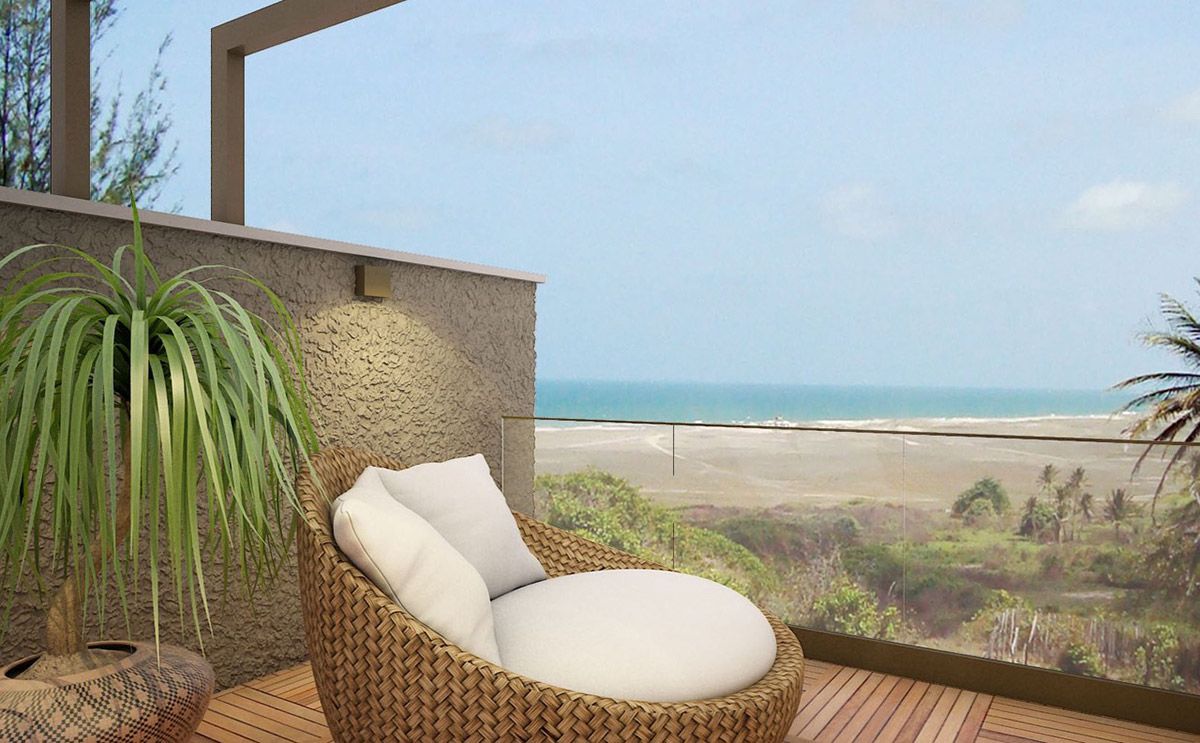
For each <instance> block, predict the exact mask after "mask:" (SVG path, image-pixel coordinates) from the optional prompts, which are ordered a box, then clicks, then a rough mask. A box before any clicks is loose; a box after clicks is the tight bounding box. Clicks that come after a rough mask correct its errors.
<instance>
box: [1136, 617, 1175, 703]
mask: <svg viewBox="0 0 1200 743" xmlns="http://www.w3.org/2000/svg"><path fill="white" fill-rule="evenodd" d="M1178 649H1179V635H1178V633H1177V632H1176V630H1175V628H1174V627H1172V626H1171V625H1169V624H1163V623H1158V624H1153V625H1151V626H1150V627H1149V628H1148V629H1147V631H1146V633H1145V634H1144V635H1143V636H1142V637H1141V638H1139V640H1138V645H1137V649H1136V650H1135V651H1134V658H1135V660H1136V663H1137V665H1138V666H1139V667H1140V669H1141V672H1142V678H1141V682H1142V683H1143V684H1145V685H1147V686H1160V687H1165V688H1168V689H1180V688H1183V683H1184V682H1183V679H1182V678H1180V677H1179V676H1178V675H1177V674H1176V673H1175V651H1177V650H1178Z"/></svg>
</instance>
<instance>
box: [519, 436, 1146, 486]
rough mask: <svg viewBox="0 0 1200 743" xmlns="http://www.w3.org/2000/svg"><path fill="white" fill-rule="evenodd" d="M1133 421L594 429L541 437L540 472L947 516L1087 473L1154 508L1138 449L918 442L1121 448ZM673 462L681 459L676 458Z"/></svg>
mask: <svg viewBox="0 0 1200 743" xmlns="http://www.w3.org/2000/svg"><path fill="white" fill-rule="evenodd" d="M1128 424H1129V419H1128V418H1109V417H1078V418H1072V417H1042V418H1001V419H990V420H981V419H910V420H888V421H881V420H874V421H853V422H851V421H842V422H830V423H819V424H813V425H820V426H827V427H830V428H844V427H849V426H853V427H869V428H873V429H882V430H886V431H888V432H889V433H886V434H863V433H845V432H840V431H839V432H828V431H820V432H804V431H795V430H789V429H787V428H772V429H765V430H763V429H759V430H746V429H726V428H689V427H685V426H676V427H675V429H674V432H672V429H671V427H670V426H651V425H616V424H593V425H577V426H559V425H547V424H539V426H538V428H537V429H536V431H537V433H536V439H537V471H538V473H539V474H561V473H565V472H571V471H575V470H579V469H583V468H586V467H596V468H598V469H601V470H606V471H609V472H613V473H615V474H618V475H620V476H622V477H625V478H627V479H629V480H630V481H632V482H633V483H635V484H637V485H639V486H641V487H642V488H643V490H644V492H646V493H647V494H648V495H651V496H653V497H654V499H655V500H656V501H658V502H660V503H662V504H664V505H671V506H690V505H704V504H715V505H737V506H745V507H770V506H774V505H779V504H806V505H814V506H822V505H833V504H836V503H844V502H847V501H850V500H853V499H869V500H878V501H887V502H892V503H903V504H905V505H907V506H909V507H917V508H927V509H945V508H948V507H949V505H950V503H951V502H952V501H953V499H954V497H955V496H956V495H957V494H958V493H959V492H961V491H962V490H964V489H965V488H967V487H968V486H970V485H971V484H972V483H973V482H974V481H976V480H978V479H979V478H982V477H993V478H996V479H998V480H999V481H1000V482H1001V483H1002V484H1003V485H1004V487H1005V488H1006V490H1007V491H1008V493H1009V497H1010V498H1011V500H1012V501H1013V503H1014V504H1018V503H1020V502H1022V501H1023V500H1024V499H1025V498H1027V497H1028V496H1029V495H1032V494H1034V493H1036V492H1037V489H1038V486H1037V477H1038V474H1039V473H1040V471H1041V468H1042V467H1043V466H1044V465H1047V464H1053V465H1054V466H1055V467H1057V468H1058V470H1059V471H1060V473H1061V475H1060V476H1061V477H1063V478H1065V477H1066V475H1067V473H1069V472H1070V471H1071V470H1073V469H1074V468H1076V467H1083V468H1085V470H1086V472H1087V480H1086V489H1088V490H1090V491H1091V492H1092V493H1093V494H1095V496H1096V498H1097V500H1103V498H1104V497H1105V496H1106V495H1107V494H1108V493H1109V492H1110V491H1111V490H1112V489H1113V488H1118V487H1123V488H1126V489H1127V490H1129V491H1131V492H1132V493H1134V494H1135V496H1136V497H1137V498H1138V499H1148V498H1149V497H1150V495H1151V494H1152V493H1153V492H1154V488H1155V486H1156V485H1157V482H1158V481H1157V478H1158V476H1159V475H1160V474H1161V471H1162V466H1161V463H1160V461H1159V459H1158V455H1157V454H1155V455H1154V457H1153V458H1152V459H1151V460H1148V461H1147V463H1146V465H1145V466H1144V467H1143V469H1142V471H1141V472H1140V473H1139V474H1138V475H1137V476H1132V470H1133V465H1134V462H1135V461H1136V459H1137V457H1138V456H1139V455H1140V454H1141V452H1142V451H1143V447H1142V446H1141V445H1136V444H1118V443H1095V442H1059V441H1022V440H1010V439H1000V438H983V439H979V438H957V437H931V436H924V435H919V434H918V433H917V432H927V431H939V432H946V433H983V434H989V435H1021V436H1070V437H1085V438H1097V437H1098V438H1119V437H1121V436H1122V431H1123V430H1124V429H1125V427H1126V426H1127V425H1128ZM672 452H674V455H672Z"/></svg>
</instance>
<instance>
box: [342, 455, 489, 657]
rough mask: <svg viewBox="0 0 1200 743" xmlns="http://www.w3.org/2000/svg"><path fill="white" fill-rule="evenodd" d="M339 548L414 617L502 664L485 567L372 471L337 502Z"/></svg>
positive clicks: (473, 650)
mask: <svg viewBox="0 0 1200 743" xmlns="http://www.w3.org/2000/svg"><path fill="white" fill-rule="evenodd" d="M330 513H331V517H332V521H333V538H334V541H335V542H336V543H337V546H338V548H339V549H341V550H342V552H344V553H345V554H346V557H348V558H350V562H352V563H354V565H355V566H357V567H358V569H359V570H361V571H363V573H364V574H365V575H366V576H367V577H368V578H370V579H371V580H372V581H373V582H374V583H375V585H376V586H379V588H380V590H382V591H383V592H384V593H386V594H388V595H389V596H390V597H391V598H392V600H393V601H395V602H396V603H398V604H400V605H401V606H403V607H404V608H405V609H406V610H407V611H408V613H409V614H412V615H413V616H414V617H416V618H417V619H419V620H421V621H422V622H424V623H425V624H426V625H428V626H429V627H430V628H431V629H433V630H434V631H435V632H438V633H440V634H441V635H442V636H443V637H445V638H446V639H447V640H449V641H450V642H452V643H454V644H455V645H458V646H459V647H460V648H462V649H463V650H466V651H467V652H469V653H474V654H475V655H478V656H479V657H480V658H486V659H487V660H489V661H491V662H492V663H496V664H499V663H500V651H499V649H498V648H497V647H496V633H495V630H494V629H493V625H492V605H491V603H490V601H489V600H488V592H487V586H485V585H484V583H483V578H481V577H480V575H479V572H478V571H477V570H475V568H473V567H472V566H471V563H469V562H467V560H466V558H464V557H463V556H462V555H460V554H459V553H458V551H457V550H455V549H454V548H453V547H452V546H450V543H449V542H447V541H446V540H445V538H443V537H442V535H441V534H438V532H437V530H436V529H434V528H433V527H432V526H431V525H430V524H429V523H428V522H427V521H425V520H424V519H422V518H421V517H420V516H418V515H417V514H415V513H413V512H412V511H410V510H409V509H407V508H405V507H404V506H402V505H400V504H399V503H398V502H396V500H395V499H394V498H392V497H391V496H390V495H389V494H388V492H387V491H386V490H385V489H384V487H383V483H382V482H380V481H379V475H378V473H376V472H374V471H371V470H367V471H366V472H364V473H363V474H362V475H361V476H360V477H359V478H358V480H357V481H356V482H355V483H354V487H352V488H350V490H348V491H346V492H345V493H343V494H342V495H341V496H339V497H338V498H337V499H336V500H335V501H333V503H331V504H330Z"/></svg>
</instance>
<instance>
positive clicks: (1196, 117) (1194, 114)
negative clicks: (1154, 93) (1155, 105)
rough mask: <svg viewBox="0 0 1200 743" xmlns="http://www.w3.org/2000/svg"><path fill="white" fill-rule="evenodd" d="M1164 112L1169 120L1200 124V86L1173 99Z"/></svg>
mask: <svg viewBox="0 0 1200 743" xmlns="http://www.w3.org/2000/svg"><path fill="white" fill-rule="evenodd" d="M1163 113H1164V115H1165V116H1166V117H1167V119H1168V120H1169V121H1175V122H1179V123H1182V124H1200V88H1196V89H1195V90H1193V91H1192V92H1190V93H1185V94H1184V95H1181V96H1179V97H1178V98H1176V99H1175V100H1173V101H1171V102H1170V103H1169V104H1167V107H1166V109H1165V110H1164V111H1163Z"/></svg>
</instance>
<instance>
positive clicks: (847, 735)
mask: <svg viewBox="0 0 1200 743" xmlns="http://www.w3.org/2000/svg"><path fill="white" fill-rule="evenodd" d="M903 680H904V679H901V678H900V677H899V676H884V677H883V678H882V679H881V680H880V681H879V684H878V685H876V686H875V689H874V690H873V691H872V692H871V694H870V696H868V697H866V698H865V699H863V700H862V702H861V703H860V704H859V705H858V708H857V709H856V710H854V714H853V715H852V716H851V717H850V718H849V719H848V720H847V721H846V724H845V725H843V726H842V728H841V729H840V730H839V731H838V738H837V739H838V740H854V739H855V738H856V737H857V736H858V734H859V733H861V732H862V730H863V728H864V727H866V725H867V723H868V722H869V721H870V720H871V716H872V715H874V714H875V712H876V711H877V710H878V709H879V708H880V706H882V705H883V704H884V702H886V701H887V700H888V699H889V698H891V694H892V690H893V689H895V688H896V685H897V684H899V683H901V682H902V681H903ZM839 714H840V713H839ZM834 721H835V722H836V718H835V720H834ZM831 724H832V723H831Z"/></svg>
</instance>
